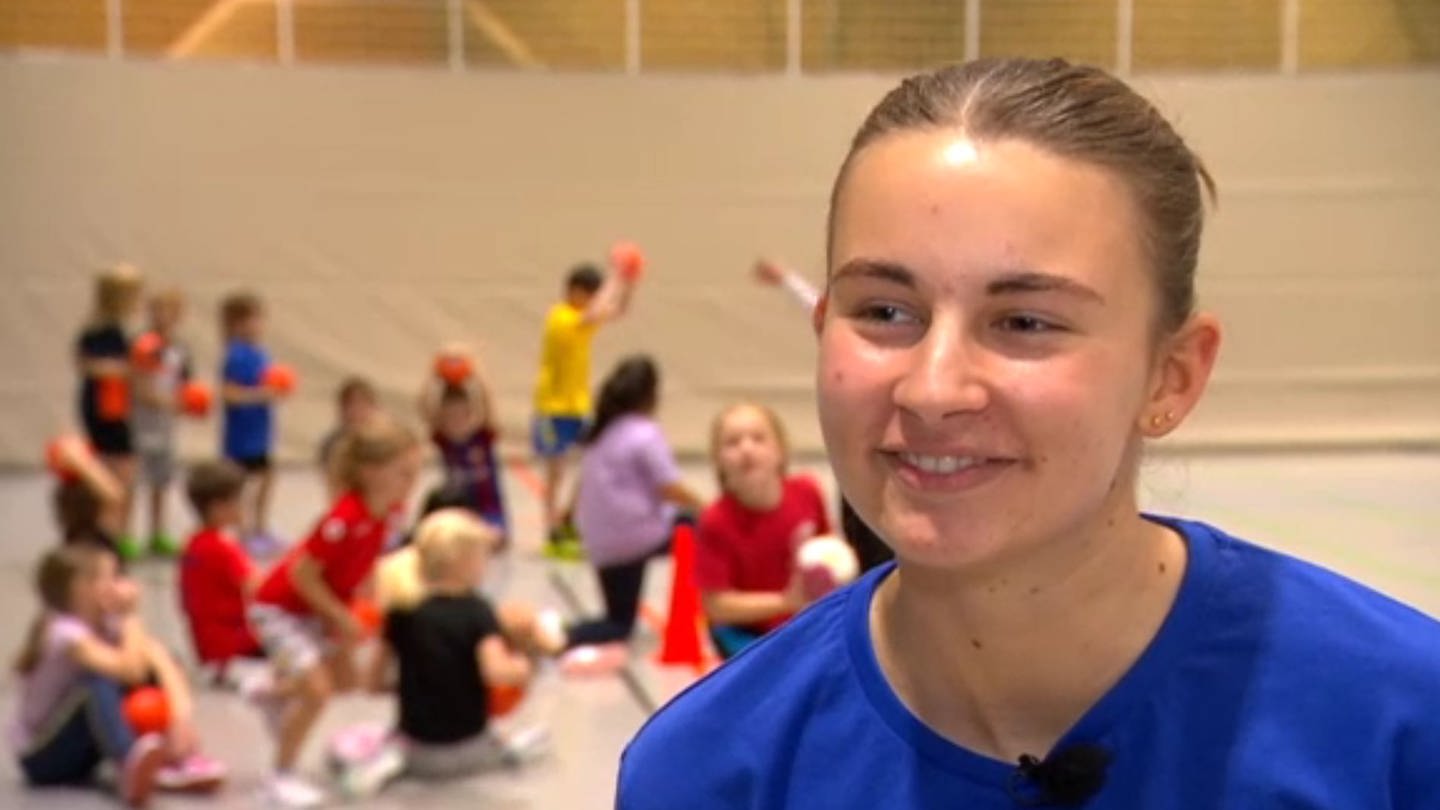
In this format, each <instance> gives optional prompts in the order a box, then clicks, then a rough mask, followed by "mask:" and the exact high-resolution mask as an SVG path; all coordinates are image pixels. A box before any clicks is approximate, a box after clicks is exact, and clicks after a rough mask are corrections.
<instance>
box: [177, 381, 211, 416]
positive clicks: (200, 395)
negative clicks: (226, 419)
mask: <svg viewBox="0 0 1440 810" xmlns="http://www.w3.org/2000/svg"><path fill="white" fill-rule="evenodd" d="M214 401H215V394H214V393H213V392H212V391H211V390H210V386H208V385H206V384H205V383H202V382H196V381H194V380H191V381H190V382H187V383H185V384H184V385H182V386H180V402H179V405H180V410H182V411H184V412H185V414H186V415H188V416H193V417H196V418H197V419H198V418H201V417H203V416H205V415H206V414H208V413H210V406H211V405H212V404H213V403H214Z"/></svg>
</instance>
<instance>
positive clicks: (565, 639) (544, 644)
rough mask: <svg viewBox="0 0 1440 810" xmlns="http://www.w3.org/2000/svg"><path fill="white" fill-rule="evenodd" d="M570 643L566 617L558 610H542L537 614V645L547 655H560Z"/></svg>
mask: <svg viewBox="0 0 1440 810" xmlns="http://www.w3.org/2000/svg"><path fill="white" fill-rule="evenodd" d="M567 643H569V634H568V633H566V632H565V619H564V618H562V617H561V616H560V612H559V611H557V610H542V611H540V612H539V613H537V614H535V646H537V647H539V648H540V649H539V651H540V652H541V653H543V654H545V655H559V654H560V653H562V652H564V651H565V645H566V644H567Z"/></svg>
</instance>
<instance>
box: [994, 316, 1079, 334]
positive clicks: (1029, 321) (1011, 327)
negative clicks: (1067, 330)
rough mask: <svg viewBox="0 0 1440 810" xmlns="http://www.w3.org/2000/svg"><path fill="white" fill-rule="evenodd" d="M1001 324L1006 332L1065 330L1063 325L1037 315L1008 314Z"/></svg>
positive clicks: (1001, 320) (1024, 332) (1042, 332)
mask: <svg viewBox="0 0 1440 810" xmlns="http://www.w3.org/2000/svg"><path fill="white" fill-rule="evenodd" d="M999 326H1000V328H1001V329H1003V330H1004V331H1006V332H1019V333H1022V334H1044V333H1047V332H1060V331H1064V330H1063V329H1062V327H1060V326H1058V325H1056V324H1054V323H1052V322H1050V321H1047V320H1045V319H1044V318H1040V317H1037V316H1035V315H1007V316H1005V317H1004V318H1001V319H1000V322H999Z"/></svg>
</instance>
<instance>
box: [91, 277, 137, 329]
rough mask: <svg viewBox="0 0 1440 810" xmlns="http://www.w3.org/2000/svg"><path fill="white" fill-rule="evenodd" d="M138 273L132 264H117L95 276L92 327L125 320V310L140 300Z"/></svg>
mask: <svg viewBox="0 0 1440 810" xmlns="http://www.w3.org/2000/svg"><path fill="white" fill-rule="evenodd" d="M141 283H142V282H141V277H140V271H139V270H138V269H137V268H136V267H135V265H133V264H123V263H122V264H117V265H115V266H113V267H109V268H106V269H104V270H102V271H100V272H99V273H98V274H97V275H96V276H95V309H94V311H93V312H91V313H90V323H91V325H93V326H109V325H111V324H116V323H119V322H120V321H122V320H124V318H125V310H126V309H127V308H128V307H129V305H133V304H134V303H135V302H137V301H138V300H139V298H140V287H141Z"/></svg>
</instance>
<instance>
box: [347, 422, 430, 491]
mask: <svg viewBox="0 0 1440 810" xmlns="http://www.w3.org/2000/svg"><path fill="white" fill-rule="evenodd" d="M418 444H419V440H418V439H417V438H416V437H415V432H414V431H412V430H410V428H408V427H405V425H403V424H401V423H400V422H397V421H395V420H394V419H393V418H391V417H389V416H386V415H384V414H376V415H375V416H374V417H372V418H370V419H368V420H366V421H365V424H363V425H361V426H359V427H358V428H356V429H354V430H351V431H346V433H345V434H344V435H343V436H341V437H340V440H339V441H338V442H337V444H336V446H335V463H334V466H333V467H332V470H333V472H334V475H335V480H336V482H338V483H339V484H340V485H341V486H343V487H344V488H345V489H354V490H359V489H361V488H362V484H361V479H360V471H361V470H362V469H364V468H365V467H372V466H375V465H378V464H386V463H388V462H390V461H392V460H394V459H395V458H396V457H398V456H399V455H400V454H401V453H404V452H405V451H407V450H409V449H411V448H413V447H415V446H416V445H418Z"/></svg>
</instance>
